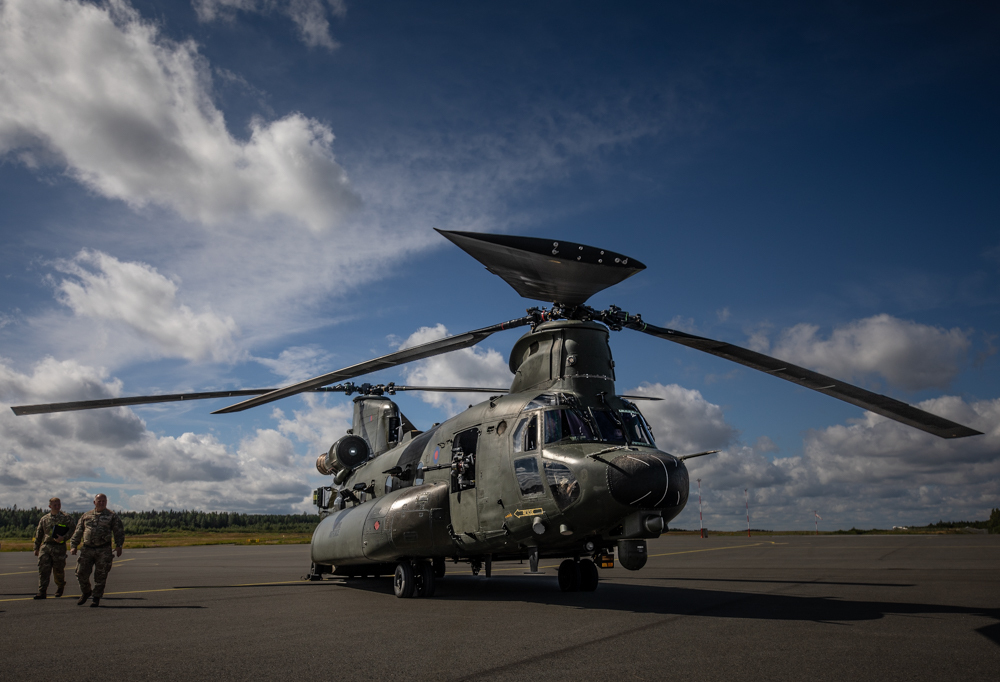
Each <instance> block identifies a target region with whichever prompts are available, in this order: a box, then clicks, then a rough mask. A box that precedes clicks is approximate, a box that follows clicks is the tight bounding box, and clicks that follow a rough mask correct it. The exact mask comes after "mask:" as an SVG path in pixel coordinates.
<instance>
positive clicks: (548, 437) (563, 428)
mask: <svg viewBox="0 0 1000 682" xmlns="http://www.w3.org/2000/svg"><path fill="white" fill-rule="evenodd" d="M544 414H545V444H546V445H548V444H549V443H578V442H584V443H586V442H591V443H592V442H594V441H597V440H598V438H597V436H596V435H595V434H594V430H593V429H592V428H591V426H590V423H589V422H588V421H587V420H586V419H585V418H584V416H583V414H582V413H581V412H580V411H579V410H575V409H573V408H571V407H570V408H562V409H558V410H548V411H546V412H544Z"/></svg>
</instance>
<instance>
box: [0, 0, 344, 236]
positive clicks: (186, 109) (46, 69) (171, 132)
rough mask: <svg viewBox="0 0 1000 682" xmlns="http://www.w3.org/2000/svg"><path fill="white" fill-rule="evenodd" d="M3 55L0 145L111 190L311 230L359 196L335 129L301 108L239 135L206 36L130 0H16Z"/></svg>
mask: <svg viewBox="0 0 1000 682" xmlns="http://www.w3.org/2000/svg"><path fill="white" fill-rule="evenodd" d="M0 64H3V68H2V69H0V155H3V154H14V155H16V157H17V158H19V159H20V160H21V161H23V162H24V163H26V164H28V165H29V166H37V165H39V164H45V163H58V164H61V165H63V166H65V168H66V171H67V172H68V173H69V174H70V175H71V176H72V177H74V178H76V179H77V180H78V181H79V182H81V183H83V184H84V185H86V186H87V187H89V188H90V189H92V190H93V191H95V192H97V193H98V194H101V195H103V196H106V197H110V198H114V199H120V200H122V201H125V202H127V203H128V204H130V205H132V206H143V205H146V204H156V205H159V206H164V207H168V208H170V209H173V210H175V211H177V212H178V213H179V214H180V215H181V216H183V217H184V218H186V219H188V220H195V221H199V222H202V223H205V224H215V223H219V222H223V221H227V220H230V219H232V218H233V217H235V216H244V217H250V218H254V219H264V218H267V217H273V216H284V217H287V218H291V219H293V220H297V221H299V222H300V223H304V224H305V225H308V226H309V227H310V228H311V229H313V230H314V231H322V230H324V229H326V228H328V227H329V226H330V225H332V224H335V223H336V222H337V221H338V220H339V219H341V218H343V217H344V216H345V215H346V214H347V213H348V212H350V211H352V210H353V209H354V208H356V207H357V206H359V204H360V201H359V199H358V197H357V195H356V194H355V193H354V191H353V190H352V189H351V187H350V184H349V182H348V179H347V175H346V173H345V172H344V170H343V168H341V166H340V165H339V164H338V163H337V162H336V160H335V159H334V155H333V150H332V144H333V133H332V132H331V131H330V129H329V127H328V126H326V125H324V124H322V123H320V122H319V121H316V120H314V119H310V118H307V117H305V116H303V115H301V114H298V113H291V114H288V115H286V116H284V117H283V118H280V119H278V120H276V121H271V122H267V121H264V120H261V119H257V120H255V121H254V122H253V123H252V124H251V126H250V131H249V133H250V135H249V139H247V140H245V141H243V140H238V139H236V138H234V137H233V136H232V135H231V134H230V133H229V131H228V130H227V128H226V122H225V119H224V117H223V115H222V112H221V111H219V109H218V108H217V107H216V106H215V105H214V103H213V102H212V99H211V80H210V75H209V74H210V69H209V67H208V65H207V63H206V61H205V60H204V59H203V58H202V57H201V56H200V55H199V53H198V48H197V45H196V44H195V43H194V42H192V41H186V42H182V43H177V42H172V41H170V40H168V39H166V38H164V37H162V36H160V35H159V32H158V29H157V27H156V26H155V25H154V24H152V23H150V22H146V21H143V19H142V18H141V17H140V16H139V14H138V12H136V11H135V10H134V9H133V8H132V7H131V6H130V5H129V4H128V2H127V1H126V0H105V1H104V2H101V3H98V4H94V3H90V2H83V1H81V0H6V1H5V2H4V3H3V4H2V5H0Z"/></svg>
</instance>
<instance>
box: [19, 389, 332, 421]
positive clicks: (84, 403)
mask: <svg viewBox="0 0 1000 682" xmlns="http://www.w3.org/2000/svg"><path fill="white" fill-rule="evenodd" d="M276 390H278V389H276V388H244V389H239V390H235V391H207V392H205V391H203V392H201V393H171V394H164V395H137V396H131V397H128V398H102V399H100V400H78V401H76V402H71V403H48V404H46V405H15V406H13V407H11V408H10V409H11V410H13V411H14V414H16V415H17V416H19V417H22V416H25V415H29V414H51V413H53V412H72V411H74V410H99V409H101V408H106V407H128V406H129V405H155V404H156V403H175V402H181V401H185V400H210V399H212V398H238V397H240V396H244V395H264V394H265V393H270V392H272V391H276ZM312 390H313V391H319V392H324V393H334V392H339V391H342V390H343V389H342V388H340V387H328V388H315V389H312Z"/></svg>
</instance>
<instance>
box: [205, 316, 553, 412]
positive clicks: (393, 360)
mask: <svg viewBox="0 0 1000 682" xmlns="http://www.w3.org/2000/svg"><path fill="white" fill-rule="evenodd" d="M534 319H535V318H534V317H532V316H530V315H529V316H526V317H521V318H518V319H516V320H510V321H509V322H501V323H500V324H495V325H492V326H490V327H483V328H482V329H476V330H474V331H471V332H465V333H464V334H458V335H456V336H449V337H447V338H444V339H438V340H437V341H431V342H429V343H424V344H421V345H419V346H414V347H412V348H407V349H405V350H400V351H396V352H395V353H389V354H388V355H383V356H382V357H379V358H375V359H374V360H366V361H365V362H361V363H358V364H356V365H351V366H350V367H344V368H343V369H338V370H337V371H335V372H330V373H328V374H323V375H322V376H318V377H315V378H313V379H308V380H307V381H301V382H299V383H297V384H292V385H291V386H285V387H284V388H279V389H278V390H276V391H271V392H270V393H265V394H264V395H261V396H257V397H256V398H251V399H250V400H244V401H243V402H241V403H236V404H235V405H230V406H229V407H224V408H222V409H221V410H216V411H215V412H213V413H212V414H229V413H230V412H242V411H243V410H246V409H249V408H251V407H257V406H258V405H266V404H267V403H270V402H273V401H275V400H280V399H282V398H287V397H289V396H293V395H297V394H299V393H304V392H305V391H309V390H311V389H314V388H319V387H320V386H325V385H327V384H332V383H333V382H335V381H346V380H348V379H353V378H354V377H358V376H362V375H364V374H371V373H372V372H377V371H379V370H382V369H388V368H389V367H396V366H397V365H403V364H406V363H407V362H414V361H415V360H423V359H425V358H430V357H434V356H435V355H441V354H443V353H450V352H451V351H454V350H460V349H462V348H469V347H470V346H475V345H476V344H477V343H479V342H480V341H483V340H484V339H486V338H487V337H489V336H490V335H492V334H495V333H496V332H499V331H503V330H505V329H512V328H514V327H522V326H524V325H526V324H531V322H532V321H534Z"/></svg>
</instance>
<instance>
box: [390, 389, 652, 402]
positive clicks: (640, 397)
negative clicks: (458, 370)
mask: <svg viewBox="0 0 1000 682" xmlns="http://www.w3.org/2000/svg"><path fill="white" fill-rule="evenodd" d="M392 390H393V391H437V392H439V393H495V394H503V393H510V389H509V388H484V387H482V386H393V387H392ZM618 397H619V398H628V399H629V400H663V398H658V397H656V396H653V395H620V396H618Z"/></svg>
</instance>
